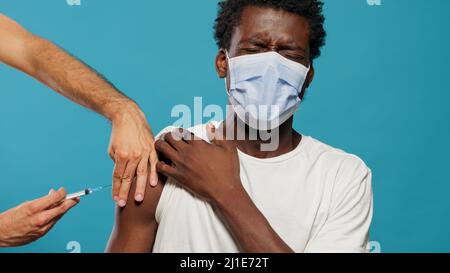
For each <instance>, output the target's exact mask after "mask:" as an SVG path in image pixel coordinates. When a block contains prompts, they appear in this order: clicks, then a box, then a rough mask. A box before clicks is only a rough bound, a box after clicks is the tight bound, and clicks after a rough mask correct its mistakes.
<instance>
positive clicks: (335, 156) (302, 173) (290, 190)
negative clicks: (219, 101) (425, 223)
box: [107, 0, 372, 252]
mask: <svg viewBox="0 0 450 273" xmlns="http://www.w3.org/2000/svg"><path fill="white" fill-rule="evenodd" d="M322 5H323V4H322V2H320V1H318V0H264V1H262V0H224V1H221V2H220V4H219V15H218V18H217V20H216V26H215V36H216V40H217V42H218V45H219V47H220V50H219V53H218V55H217V57H216V70H217V73H218V75H219V77H220V78H226V82H227V94H228V98H229V102H230V104H231V108H232V109H233V111H234V112H233V114H232V115H228V116H227V118H226V120H225V121H224V122H222V123H215V124H212V125H207V126H204V125H200V126H196V127H194V128H191V129H189V132H187V131H184V130H181V129H177V130H174V129H173V128H168V129H167V130H165V131H163V133H162V135H161V137H160V139H159V140H158V141H157V142H156V149H157V150H158V151H159V152H160V153H161V155H163V156H164V157H166V158H167V161H165V162H159V163H158V165H157V168H158V170H159V172H160V173H162V174H164V175H165V176H166V177H168V179H167V181H166V183H165V185H162V183H159V185H158V187H157V188H156V190H155V191H151V192H147V193H146V195H147V196H146V198H145V201H144V202H143V203H141V204H129V205H128V206H127V207H126V208H123V209H120V208H119V209H118V210H117V214H116V224H115V227H114V230H113V232H112V234H111V238H110V242H109V245H108V247H107V251H110V252H150V251H153V252H238V251H242V252H365V251H366V246H367V242H368V231H369V226H370V222H371V217H372V190H371V171H370V170H369V169H368V168H367V167H366V166H365V164H364V163H363V162H362V160H360V159H359V158H358V157H356V156H354V155H350V154H347V153H345V152H343V151H341V150H338V149H335V148H332V147H330V146H328V145H325V144H323V143H321V142H319V141H317V140H315V139H313V138H311V137H308V136H304V135H301V134H300V133H297V132H296V131H295V130H294V129H293V128H292V124H293V113H294V112H295V110H296V109H297V107H298V106H299V103H300V100H301V99H302V98H303V95H304V93H305V91H306V89H307V88H308V87H309V85H310V84H311V82H312V80H313V78H314V66H313V59H314V58H316V57H318V56H319V55H320V48H321V46H322V45H323V44H324V38H325V31H324V29H323V22H324V17H323V15H322ZM251 106H253V108H252V107H251ZM255 106H258V107H260V108H263V107H261V106H276V107H277V108H279V109H278V111H272V110H268V111H267V109H266V111H262V110H258V111H254V110H252V109H255ZM264 112H265V114H266V115H264ZM255 122H256V123H257V124H256V126H255ZM167 132H169V133H167ZM230 132H231V133H230ZM273 132H277V136H278V145H277V146H276V147H275V148H274V149H262V148H261V147H262V144H265V143H267V139H264V138H263V136H264V135H266V134H267V133H270V134H272V133H273ZM191 133H192V135H191ZM255 133H256V135H257V138H256V139H251V138H250V137H249V136H251V135H252V134H255ZM239 135H245V138H244V139H242V138H239ZM229 136H232V137H231V138H230V137H229Z"/></svg>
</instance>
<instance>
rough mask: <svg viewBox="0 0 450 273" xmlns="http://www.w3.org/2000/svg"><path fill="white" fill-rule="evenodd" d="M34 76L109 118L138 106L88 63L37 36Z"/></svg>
mask: <svg viewBox="0 0 450 273" xmlns="http://www.w3.org/2000/svg"><path fill="white" fill-rule="evenodd" d="M33 43H34V45H33V46H32V47H31V49H32V51H33V52H32V54H30V56H32V57H31V58H32V61H31V64H32V65H31V67H32V69H31V71H30V75H31V76H33V77H34V78H36V79H38V80H39V81H41V82H42V83H44V84H46V85H47V86H49V87H50V88H52V89H53V90H55V91H56V92H58V93H60V94H61V95H63V96H65V97H67V98H68V99H70V100H72V101H74V102H76V103H78V104H80V105H82V106H85V107H87V108H89V109H91V110H93V111H95V112H97V113H99V114H101V115H103V116H105V117H106V118H108V119H109V120H113V119H114V118H115V117H116V116H117V115H120V112H121V111H123V110H138V109H139V108H138V106H137V105H136V104H135V103H134V102H133V101H132V100H130V99H129V98H128V97H126V96H125V95H123V94H122V93H120V91H118V90H117V89H116V88H115V87H114V86H113V85H112V84H111V83H109V82H108V81H107V80H106V79H104V78H103V77H102V76H101V75H99V74H98V73H96V72H95V71H94V70H93V69H91V68H90V67H88V66H87V65H86V64H84V63H82V62H81V61H79V60H77V59H76V58H74V57H72V56H70V55H69V54H68V53H66V52H65V51H64V50H62V49H60V48H59V47H57V46H56V45H54V44H52V43H50V42H48V41H46V40H44V39H41V38H35V41H34V42H33Z"/></svg>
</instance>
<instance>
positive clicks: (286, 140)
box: [219, 115, 301, 158]
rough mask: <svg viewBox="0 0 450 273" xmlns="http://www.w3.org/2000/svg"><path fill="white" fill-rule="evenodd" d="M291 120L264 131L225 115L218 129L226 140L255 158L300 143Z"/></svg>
mask: <svg viewBox="0 0 450 273" xmlns="http://www.w3.org/2000/svg"><path fill="white" fill-rule="evenodd" d="M293 120H294V118H293V117H291V118H290V119H289V120H287V121H286V122H284V123H283V124H281V126H279V127H278V128H276V129H273V130H271V131H267V132H266V131H257V130H255V129H253V128H250V127H249V126H248V125H247V124H245V123H243V122H241V121H240V120H238V118H237V117H236V115H232V116H229V117H227V119H226V120H225V122H224V123H222V125H221V128H219V130H220V129H221V130H222V132H223V134H224V137H227V138H226V139H228V141H233V142H235V144H236V147H237V148H238V149H239V150H240V151H242V152H244V153H246V154H248V155H250V156H253V157H257V158H270V157H276V156H280V155H283V154H285V153H288V152H290V151H292V150H294V149H295V148H296V147H297V145H298V144H299V143H300V141H301V135H300V134H299V133H297V132H296V131H295V130H294V129H293V128H292V124H293ZM230 128H231V129H232V130H231V132H230ZM227 131H228V132H227ZM265 147H266V148H265ZM267 147H269V148H267Z"/></svg>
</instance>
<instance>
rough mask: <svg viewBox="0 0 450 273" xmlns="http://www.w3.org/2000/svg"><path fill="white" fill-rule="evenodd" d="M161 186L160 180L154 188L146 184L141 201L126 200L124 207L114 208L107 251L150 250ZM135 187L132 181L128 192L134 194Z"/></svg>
mask: <svg viewBox="0 0 450 273" xmlns="http://www.w3.org/2000/svg"><path fill="white" fill-rule="evenodd" d="M163 187H164V185H163V183H162V182H161V181H160V182H159V183H158V185H157V186H156V187H155V188H153V187H150V186H147V189H146V191H145V198H144V201H143V202H141V203H137V202H128V204H127V205H126V206H125V207H124V208H119V207H117V208H116V220H115V225H114V228H113V231H112V233H111V237H110V240H109V243H108V246H107V248H106V251H107V252H151V251H152V248H153V242H154V240H155V235H156V230H157V227H158V225H157V223H156V219H155V212H156V207H157V206H158V202H159V198H160V196H161V193H162V190H163ZM135 188H136V183H135V182H134V183H133V185H132V188H131V190H130V194H134V192H135Z"/></svg>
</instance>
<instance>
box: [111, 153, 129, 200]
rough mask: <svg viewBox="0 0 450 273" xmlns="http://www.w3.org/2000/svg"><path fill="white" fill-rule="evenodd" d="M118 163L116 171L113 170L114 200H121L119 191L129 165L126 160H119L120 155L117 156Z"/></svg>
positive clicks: (115, 166) (115, 167)
mask: <svg viewBox="0 0 450 273" xmlns="http://www.w3.org/2000/svg"><path fill="white" fill-rule="evenodd" d="M115 161H116V164H115V165H114V171H113V189H112V194H113V199H114V201H116V202H118V201H119V191H120V185H121V184H122V177H123V174H124V173H125V168H126V166H127V161H126V160H119V158H118V156H117V157H116V160H115Z"/></svg>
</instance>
